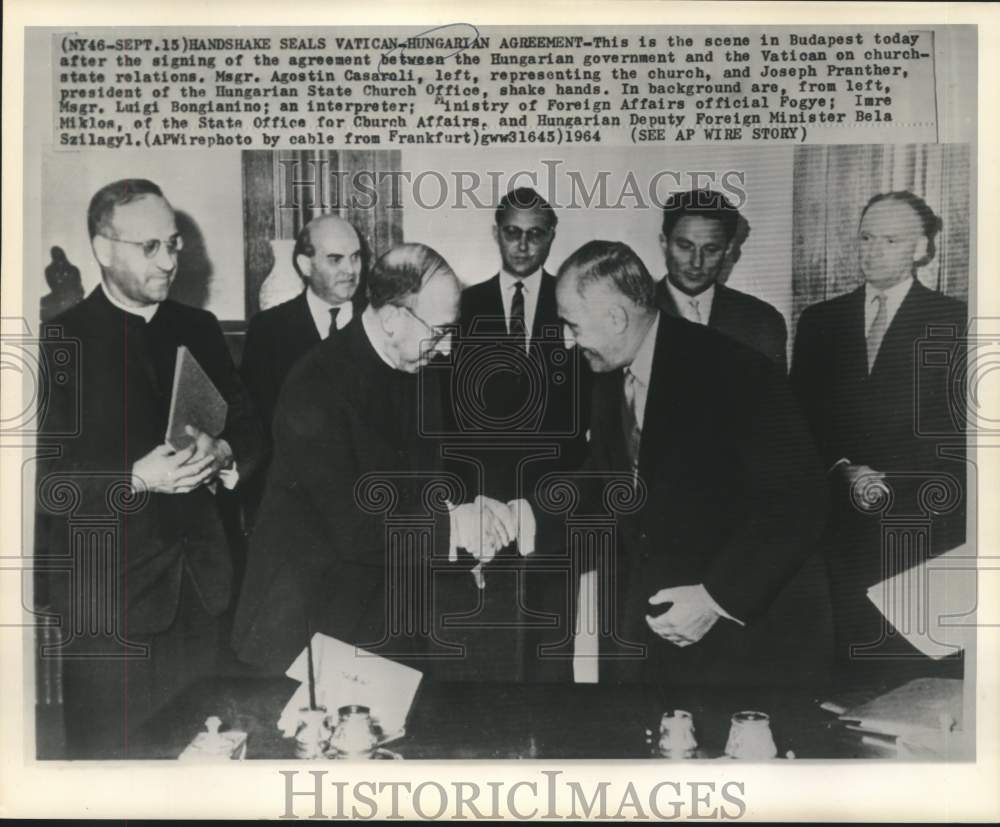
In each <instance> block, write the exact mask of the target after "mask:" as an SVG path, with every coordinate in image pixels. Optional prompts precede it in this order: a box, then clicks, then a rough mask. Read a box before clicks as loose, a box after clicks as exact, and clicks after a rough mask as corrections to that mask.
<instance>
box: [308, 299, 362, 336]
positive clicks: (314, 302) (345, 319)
mask: <svg viewBox="0 0 1000 827" xmlns="http://www.w3.org/2000/svg"><path fill="white" fill-rule="evenodd" d="M306 304H307V305H309V313H310V314H311V315H312V317H313V324H315V325H316V330H317V331H319V337H320V338H321V339H325V338H326V337H327V336H329V335H330V311H331V310H332V309H333V308H334V307H339V308H340V312H339V313H338V314H337V330H343V329H344V328H345V327H347V324H348V323H349V322H350V321H351V319H352V318H353V317H354V305H353V303H352V302H350V301H346V302H344V303H343V304H339V305H337V304H330V303H329V302H327V301H324V300H323V299H321V298H320V297H319V296H317V295H316V294H315V293H313V291H312V290H310V289H309V288H306Z"/></svg>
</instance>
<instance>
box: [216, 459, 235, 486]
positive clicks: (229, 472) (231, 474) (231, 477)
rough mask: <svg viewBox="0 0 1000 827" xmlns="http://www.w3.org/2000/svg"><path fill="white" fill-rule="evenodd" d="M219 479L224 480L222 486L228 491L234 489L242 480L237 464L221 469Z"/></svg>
mask: <svg viewBox="0 0 1000 827" xmlns="http://www.w3.org/2000/svg"><path fill="white" fill-rule="evenodd" d="M219 479H220V480H222V487H223V488H225V489H226V490H227V491H232V490H233V489H234V488H235V487H236V485H237V483H239V481H240V472H239V471H238V470H236V464H235V463H233V467H232V468H223V469H222V470H221V471H219Z"/></svg>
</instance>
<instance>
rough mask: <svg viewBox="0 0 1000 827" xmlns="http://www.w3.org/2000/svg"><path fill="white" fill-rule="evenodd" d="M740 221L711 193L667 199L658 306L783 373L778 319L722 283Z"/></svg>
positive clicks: (781, 330)
mask: <svg viewBox="0 0 1000 827" xmlns="http://www.w3.org/2000/svg"><path fill="white" fill-rule="evenodd" d="M740 219H741V216H740V212H739V210H738V209H737V208H736V207H734V206H733V205H732V204H731V203H730V202H729V200H728V199H727V198H726V197H725V196H724V195H723V194H722V193H719V192H715V191H714V190H708V189H701V190H691V191H690V192H680V193H674V194H673V195H671V196H670V198H668V199H667V203H666V204H665V205H664V207H663V231H662V232H661V233H660V247H661V249H662V250H663V256H664V258H665V259H666V263H667V274H666V276H665V277H664V278H663V279H662V280H661V281H660V282H659V284H658V285H657V290H656V300H657V304H658V306H659V307H660V309H661V310H663V311H664V312H666V313H670V314H672V315H674V316H680V317H682V318H684V319H687V320H688V321H690V322H694V323H696V324H701V325H707V326H708V327H710V328H712V329H713V330H717V331H718V332H719V333H722V334H723V335H725V336H728V337H729V338H731V339H735V340H736V341H737V342H740V343H741V344H743V345H746V346H747V347H750V348H753V349H754V350H756V351H757V352H759V353H763V354H764V355H765V356H766V357H767V358H768V359H770V360H771V361H773V362H774V363H775V364H776V365H778V366H779V367H780V368H781V369H782V371H785V372H787V370H788V360H787V356H786V354H785V349H786V342H787V338H788V334H787V330H786V327H785V320H784V318H783V317H782V315H781V314H780V313H779V312H778V311H777V310H775V309H774V308H773V307H772V306H771V305H770V304H768V303H767V302H765V301H762V300H761V299H758V298H757V297H755V296H751V295H749V294H747V293H741V292H740V291H739V290H734V289H733V288H732V287H727V286H726V285H725V284H723V283H722V281H721V277H722V275H723V273H724V272H725V271H726V265H727V263H728V262H730V261H732V257H733V254H734V251H735V249H736V247H735V245H736V238H737V233H738V231H739V227H740Z"/></svg>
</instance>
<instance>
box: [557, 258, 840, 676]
mask: <svg viewBox="0 0 1000 827" xmlns="http://www.w3.org/2000/svg"><path fill="white" fill-rule="evenodd" d="M556 298H557V301H558V305H559V314H560V316H561V317H562V319H563V320H564V323H565V335H566V341H567V346H568V347H573V346H575V347H576V348H577V349H579V350H580V351H581V352H582V354H583V355H584V356H585V358H586V359H587V361H588V362H589V363H590V366H591V368H592V369H593V371H594V373H595V374H596V375H595V379H594V387H593V393H592V396H591V399H592V409H591V418H590V428H591V438H590V445H589V455H588V459H587V463H586V465H585V470H586V472H588V473H587V474H584V475H582V476H579V477H577V478H576V484H577V485H578V486H579V488H580V489H581V502H583V503H585V507H586V508H588V509H590V511H588V512H587V513H591V512H592V513H594V514H601V513H603V512H604V511H605V510H606V509H607V502H608V501H607V500H606V499H602V496H601V493H600V492H597V491H594V490H591V488H590V485H591V484H590V482H589V480H590V479H592V474H593V473H594V472H596V473H598V474H613V473H618V474H622V475H628V476H630V477H631V479H632V480H633V484H634V486H635V488H636V490H637V492H638V491H641V494H642V497H641V499H642V503H641V505H640V506H638V507H637V509H635V510H632V511H631V512H630V513H623V514H621V515H619V517H618V530H617V534H616V543H615V544H614V548H613V549H612V550H611V551H610V554H611V556H612V560H611V563H610V570H608V571H604V570H601V571H600V573H599V576H600V577H607V578H608V580H606V581H605V582H603V583H600V584H599V593H600V595H601V611H602V612H603V613H604V615H603V616H604V622H605V624H606V625H607V624H609V623H610V624H613V627H614V629H615V630H616V633H617V637H616V639H611V638H610V637H608V636H605V637H602V639H601V641H600V643H601V649H600V663H599V674H598V679H599V680H600V681H601V682H605V681H608V682H620V681H628V682H633V681H640V682H648V683H656V684H661V685H671V686H678V685H695V686H709V685H712V686H727V685H728V686H754V685H755V686H770V685H774V684H777V683H783V682H794V683H800V684H808V683H820V682H822V681H823V680H824V679H825V677H826V674H825V667H826V663H825V659H824V654H825V653H824V652H823V642H824V638H828V623H829V618H828V617H824V612H823V607H824V600H823V597H824V590H825V583H824V582H823V574H824V573H823V571H822V566H821V565H819V560H818V558H816V556H815V554H814V553H813V552H814V544H815V541H816V540H817V538H818V537H819V534H820V531H821V529H822V525H823V521H824V517H825V509H826V488H825V484H824V481H823V476H822V470H821V467H820V464H819V461H818V458H817V457H816V455H815V451H814V450H813V449H812V446H811V443H810V439H809V435H808V431H807V429H806V426H805V423H804V422H803V421H802V419H801V417H800V415H799V413H798V409H797V406H796V405H795V402H794V400H793V398H792V395H791V391H790V389H789V387H788V384H787V381H786V379H785V377H784V376H783V374H782V373H781V371H780V370H778V369H777V368H776V367H775V365H774V364H773V363H772V362H770V361H769V360H767V359H765V358H763V357H762V356H760V355H759V354H758V353H756V352H754V351H752V350H750V349H749V348H745V347H743V346H742V345H739V344H738V343H735V342H733V341H732V340H730V339H728V338H726V337H724V336H722V335H720V334H718V333H716V332H715V331H712V330H710V329H707V328H705V327H703V326H701V325H692V324H689V323H687V322H685V321H683V320H680V319H677V318H676V317H674V316H671V315H669V314H666V313H662V312H659V311H658V310H657V308H656V305H655V284H654V282H653V280H652V278H651V277H650V275H649V273H648V271H647V270H646V268H645V266H644V265H643V264H642V261H641V260H640V259H639V257H638V256H637V255H636V254H635V253H634V252H633V251H632V250H631V249H630V248H629V247H628V246H627V245H625V244H622V243H620V242H609V241H592V242H589V243H588V244H585V245H584V246H583V247H581V248H580V249H579V250H577V251H576V252H575V253H573V254H572V255H571V256H570V257H569V258H568V259H567V260H566V262H565V263H564V264H563V265H562V267H561V268H560V271H559V279H558V285H557V290H556ZM549 479H552V478H551V477H550V478H549ZM568 479H569V480H573V479H574V477H573V475H572V474H571V475H569V477H568ZM543 499H544V498H543ZM538 510H539V512H541V517H540V532H541V534H540V540H539V547H540V549H541V550H542V551H543V552H544V549H545V548H551V547H552V544H551V543H547V542H546V538H547V537H548V536H551V535H550V534H549V532H550V531H552V526H553V518H552V517H548V516H546V515H545V514H544V509H541V508H540V509H538ZM578 513H581V514H582V513H583V508H580V509H578ZM664 609H665V611H664ZM622 642H624V643H626V644H628V645H627V646H625V647H624V648H623V647H621V646H620V645H619V644H620V643H622ZM630 645H638V646H640V647H642V648H643V649H644V654H642V655H641V656H637V655H636V654H635V653H633V654H632V655H631V656H629V657H615V656H616V655H622V654H624V653H626V652H627V650H628V648H629V646H630Z"/></svg>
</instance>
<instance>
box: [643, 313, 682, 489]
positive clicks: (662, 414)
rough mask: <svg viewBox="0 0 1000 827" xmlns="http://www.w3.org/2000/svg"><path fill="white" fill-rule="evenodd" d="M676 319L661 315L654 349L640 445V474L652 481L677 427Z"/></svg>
mask: <svg viewBox="0 0 1000 827" xmlns="http://www.w3.org/2000/svg"><path fill="white" fill-rule="evenodd" d="M671 323H672V319H671V318H670V317H669V316H667V317H664V316H663V315H662V314H661V316H660V327H659V329H658V330H657V331H656V345H655V348H654V350H653V366H652V369H651V370H650V373H649V387H648V388H647V390H646V410H645V411H644V413H643V421H642V441H641V442H640V444H639V475H640V476H641V477H643V478H644V479H646V480H647V481H649V480H651V479H652V477H653V474H655V473H656V468H657V465H658V464H659V461H660V460H661V459H662V454H663V446H664V444H665V442H664V440H665V438H666V435H667V434H669V433H671V431H672V429H673V428H674V425H673V423H672V422H671V419H672V413H673V411H672V408H673V406H672V404H671V393H670V388H671V387H672V386H676V385H677V383H676V382H675V381H674V377H675V374H676V362H675V360H674V359H672V358H671V356H670V344H669V339H670V326H671Z"/></svg>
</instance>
